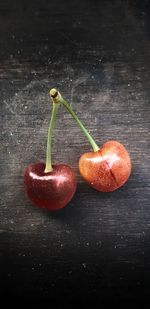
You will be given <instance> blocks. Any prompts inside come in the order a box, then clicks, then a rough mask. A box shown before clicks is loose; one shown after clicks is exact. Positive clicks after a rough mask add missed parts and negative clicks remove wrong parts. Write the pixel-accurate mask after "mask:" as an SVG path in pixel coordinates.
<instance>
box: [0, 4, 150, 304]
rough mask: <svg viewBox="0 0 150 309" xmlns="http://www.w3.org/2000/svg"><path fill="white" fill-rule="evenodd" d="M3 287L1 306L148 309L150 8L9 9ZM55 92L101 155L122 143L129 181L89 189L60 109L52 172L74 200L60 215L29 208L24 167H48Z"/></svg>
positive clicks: (0, 255) (0, 58) (3, 76)
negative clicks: (63, 173) (132, 305)
mask: <svg viewBox="0 0 150 309" xmlns="http://www.w3.org/2000/svg"><path fill="white" fill-rule="evenodd" d="M0 29H1V30H0V34H1V35H0V46H1V48H0V92H1V102H0V106H1V113H0V117H1V120H0V127H1V143H0V153H1V159H0V170H1V178H0V199H1V207H0V260H1V266H0V273H1V275H0V277H1V291H2V287H3V288H4V295H7V297H6V298H5V301H7V300H10V299H11V301H12V302H13V301H14V302H17V301H21V302H22V303H23V302H30V303H31V302H34V303H36V302H37V303H39V302H41V303H46V302H50V303H51V302H53V303H54V304H55V303H57V301H58V300H59V301H61V302H71V303H72V304H75V303H76V302H79V301H80V302H83V304H84V303H86V302H89V303H90V301H91V302H93V301H95V300H96V299H97V300H98V302H99V303H100V302H105V301H107V300H108V301H109V300H110V302H111V303H112V302H119V301H122V300H124V301H136V300H138V301H140V300H142V299H146V298H147V297H148V293H149V288H150V276H149V272H150V237H149V236H150V205H149V204H150V203H149V200H150V190H149V174H150V168H149V149H150V147H149V146H150V102H149V101H150V100H149V98H150V79H149V74H150V40H149V35H150V6H149V1H142V3H141V1H133V2H132V1H131V2H130V1H121V0H116V1H73V0H71V1H65V0H63V1H57V0H55V1H46V0H44V1H39V0H38V1H34V0H30V4H27V3H26V1H25V0H23V1H19V0H18V1H17V0H15V1H13V2H12V1H8V0H7V1H1V3H0ZM52 87H58V89H59V90H60V91H61V92H62V94H63V96H64V97H65V98H66V99H68V101H69V102H70V103H71V105H72V106H73V108H74V110H75V111H76V112H77V113H78V115H79V117H80V118H81V119H82V120H83V123H84V124H85V125H86V126H87V127H88V129H89V131H90V132H91V134H92V135H93V136H94V138H95V140H96V141H97V143H98V144H99V145H102V144H103V143H104V142H105V141H107V140H108V139H117V140H118V141H120V142H122V143H123V144H124V145H125V146H126V147H127V149H128V150H129V152H130V154H131V159H132V163H133V170H132V175H131V177H130V179H129V181H128V182H127V183H126V185H125V186H124V187H122V188H121V189H119V190H117V191H116V192H113V193H99V192H96V191H94V190H93V189H92V188H90V187H88V185H87V184H86V183H85V182H84V181H83V180H82V179H81V177H80V175H79V172H78V159H79V157H80V155H81V154H82V153H84V152H86V151H89V149H90V147H89V145H88V143H87V142H86V140H85V138H84V136H83V135H82V133H81V132H80V130H79V129H78V128H77V127H76V124H75V123H74V122H73V120H72V119H71V117H70V115H68V114H67V113H66V111H65V110H64V109H63V108H61V109H60V113H59V117H58V119H57V126H56V129H55V132H54V142H53V162H64V163H67V164H70V165H71V166H73V168H74V170H75V172H76V174H77V178H78V190H77V193H76V195H75V198H74V199H73V200H72V202H71V203H70V205H68V207H66V208H65V209H64V210H62V211H60V212H59V213H56V214H49V213H46V212H42V211H40V210H38V209H36V208H34V206H32V205H31V203H30V201H29V200H28V199H27V197H26V196H25V193H24V188H23V178H22V175H23V171H24V169H25V167H26V166H27V164H29V163H32V162H36V161H38V160H44V159H45V150H46V135H47V128H48V121H49V117H50V116H49V115H50V104H49V94H48V92H49V89H50V88H52Z"/></svg>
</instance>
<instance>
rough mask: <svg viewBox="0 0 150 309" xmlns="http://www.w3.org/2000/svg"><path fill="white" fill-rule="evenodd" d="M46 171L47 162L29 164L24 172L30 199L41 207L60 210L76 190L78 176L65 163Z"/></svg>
mask: <svg viewBox="0 0 150 309" xmlns="http://www.w3.org/2000/svg"><path fill="white" fill-rule="evenodd" d="M52 167H53V170H52V171H51V172H49V173H45V172H44V170H45V164H44V163H42V162H38V163H35V164H31V165H29V166H28V167H27V168H26V170H25V173H24V185H25V190H26V192H27V195H28V197H29V199H30V200H31V201H32V202H33V204H35V205H36V206H38V207H40V208H45V209H47V210H52V211H55V210H58V209H61V208H63V207H65V206H66V205H67V204H68V203H69V202H70V201H71V199H72V197H73V195H74V193H75V191H76V186H77V182H76V177H75V174H74V172H73V170H72V168H71V167H70V166H68V165H65V164H59V165H53V166H52Z"/></svg>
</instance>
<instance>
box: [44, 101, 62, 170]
mask: <svg viewBox="0 0 150 309" xmlns="http://www.w3.org/2000/svg"><path fill="white" fill-rule="evenodd" d="M58 107H59V104H56V103H55V102H54V101H53V107H52V115H51V119H50V123H49V128H48V135H47V150H46V166H45V171H44V172H45V173H49V172H51V171H52V170H53V168H52V131H53V128H54V126H55V121H56V115H57V111H58Z"/></svg>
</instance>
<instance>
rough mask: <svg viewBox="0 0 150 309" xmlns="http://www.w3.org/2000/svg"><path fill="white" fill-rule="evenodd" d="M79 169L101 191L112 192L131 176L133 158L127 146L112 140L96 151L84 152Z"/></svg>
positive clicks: (91, 184)
mask: <svg viewBox="0 0 150 309" xmlns="http://www.w3.org/2000/svg"><path fill="white" fill-rule="evenodd" d="M79 170H80V174H81V176H82V177H83V178H84V179H85V181H86V182H87V183H88V184H89V185H90V186H91V187H93V188H94V189H96V190H98V191H101V192H111V191H115V190H116V189H118V188H119V187H121V186H122V185H123V184H124V183H125V182H126V181H127V179H128V178H129V176H130V174H131V160H130V156H129V154H128V152H127V150H126V148H125V147H124V146H123V145H122V144H120V143H119V142H117V141H113V140H112V141H108V142H106V143H105V144H104V145H103V146H102V147H101V148H100V149H99V150H98V151H96V152H88V153H85V154H83V155H82V156H81V158H80V160H79Z"/></svg>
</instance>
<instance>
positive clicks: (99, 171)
mask: <svg viewBox="0 0 150 309" xmlns="http://www.w3.org/2000/svg"><path fill="white" fill-rule="evenodd" d="M50 96H51V99H52V103H53V108H52V116H51V120H50V125H49V129H48V138H47V153H46V164H45V163H42V162H38V163H35V164H31V165H29V166H28V167H27V168H26V170H25V173H24V184H25V190H26V192H27V195H28V197H29V199H30V200H31V201H32V202H33V204H35V205H37V206H38V207H40V208H43V209H48V210H51V211H54V210H58V209H61V208H63V207H65V206H66V205H67V204H68V203H69V202H70V200H71V199H72V197H73V196H74V194H75V191H76V186H77V182H76V176H75V174H74V171H73V170H72V168H71V167H70V166H68V165H64V164H59V165H52V162H51V145H52V131H53V128H54V126H55V120H56V115H57V111H58V107H59V105H60V104H62V105H63V106H64V107H65V108H66V109H67V110H68V112H69V113H70V114H71V115H72V117H73V118H74V120H75V121H76V122H77V124H78V126H79V127H80V128H81V130H82V131H83V133H84V134H85V136H86V138H87V140H88V141H89V143H90V144H91V146H92V148H93V152H88V153H84V154H83V155H82V156H81V157H80V160H79V171H80V174H81V176H82V177H83V178H84V180H85V181H86V182H87V183H88V184H89V185H90V186H91V187H93V188H94V189H96V190H98V191H101V192H111V191H115V190H116V189H118V188H119V187H121V186H122V185H123V184H124V183H125V182H126V181H127V179H128V178H129V176H130V173H131V160H130V156H129V154H128V152H127V150H126V148H125V147H124V146H123V145H122V144H120V143H119V142H117V141H114V140H111V141H108V142H106V143H105V144H104V145H103V146H102V147H101V148H99V147H98V146H97V144H96V143H95V141H94V139H93V138H92V137H91V135H90V134H89V132H88V131H87V130H86V128H85V127H84V126H83V124H82V122H81V121H80V120H79V118H78V117H77V115H76V114H75V113H74V111H73V110H72V108H71V106H70V105H69V104H68V103H67V102H66V100H64V99H63V97H62V96H61V94H60V92H58V91H57V90H56V89H51V90H50Z"/></svg>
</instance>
